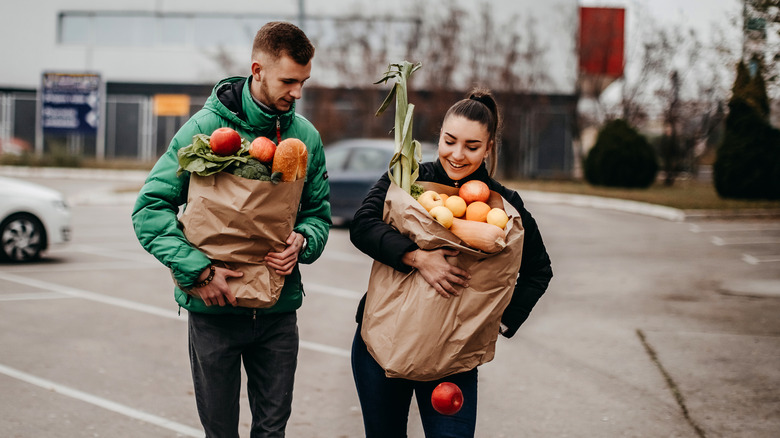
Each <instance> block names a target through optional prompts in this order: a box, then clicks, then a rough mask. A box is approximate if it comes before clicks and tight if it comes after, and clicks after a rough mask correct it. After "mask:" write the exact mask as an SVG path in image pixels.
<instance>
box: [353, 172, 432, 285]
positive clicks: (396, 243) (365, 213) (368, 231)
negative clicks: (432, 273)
mask: <svg viewBox="0 0 780 438" xmlns="http://www.w3.org/2000/svg"><path fill="white" fill-rule="evenodd" d="M389 187H390V178H389V177H388V175H387V173H385V174H384V175H382V177H381V178H379V180H378V181H377V182H376V184H374V187H372V188H371V190H370V191H369V192H368V195H366V198H365V199H364V200H363V204H362V205H361V206H360V208H359V209H358V211H357V212H356V213H355V217H354V218H353V220H352V222H351V224H350V229H349V238H350V240H351V241H352V244H353V245H355V247H356V248H357V249H359V250H360V251H362V252H364V253H365V254H367V255H368V256H369V257H371V258H372V259H374V260H377V261H379V262H381V263H384V264H386V265H388V266H391V267H393V268H395V269H397V270H398V271H401V272H410V271H411V270H412V267H411V266H409V265H407V264H406V263H404V262H403V260H402V258H403V256H404V254H406V253H408V252H411V251H414V250H416V249H418V246H417V244H415V243H414V241H412V240H411V239H410V238H408V237H406V236H404V235H402V234H401V233H399V232H398V230H396V229H395V228H393V227H392V226H390V225H388V224H387V223H385V222H384V221H383V220H382V211H383V209H384V206H385V196H386V195H387V189H388V188H389Z"/></svg>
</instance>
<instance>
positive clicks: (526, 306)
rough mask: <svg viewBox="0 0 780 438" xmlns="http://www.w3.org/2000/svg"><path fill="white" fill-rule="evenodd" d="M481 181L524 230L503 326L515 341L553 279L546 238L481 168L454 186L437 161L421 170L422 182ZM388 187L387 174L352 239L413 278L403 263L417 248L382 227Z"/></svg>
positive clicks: (357, 219) (513, 195)
mask: <svg viewBox="0 0 780 438" xmlns="http://www.w3.org/2000/svg"><path fill="white" fill-rule="evenodd" d="M473 179H478V180H481V181H484V182H485V183H486V184H487V185H488V187H489V188H490V190H493V191H495V192H497V193H498V194H500V195H501V196H502V197H503V198H504V199H506V200H507V201H508V202H509V203H510V204H512V206H513V207H515V208H516V209H517V211H518V212H520V217H521V218H522V221H523V228H525V237H524V241H523V260H522V263H521V266H520V271H519V273H518V277H517V283H516V285H515V290H514V292H513V295H512V300H511V302H510V303H509V306H508V307H507V309H506V310H505V311H504V314H503V316H502V318H501V322H502V323H503V324H504V325H506V326H507V328H508V329H507V330H506V331H505V332H503V335H504V336H506V337H507V338H509V337H512V336H513V335H514V334H515V332H517V329H518V328H520V326H521V325H522V324H523V322H525V320H526V319H527V318H528V315H529V314H530V313H531V309H533V307H534V305H536V302H537V301H538V300H539V298H540V297H541V296H542V295H543V294H544V292H545V291H546V290H547V286H548V284H549V283H550V279H551V278H552V275H553V274H552V267H551V264H550V257H549V256H548V254H547V249H546V248H545V247H544V242H543V241H542V235H541V234H540V233H539V228H538V226H537V225H536V221H535V220H534V218H533V217H532V216H531V213H529V212H528V210H526V209H525V206H524V205H523V200H522V199H521V198H520V195H518V194H517V192H515V191H514V190H510V189H508V188H506V187H504V186H502V185H501V184H500V183H498V181H496V180H494V179H492V178H490V176H489V175H488V172H487V169H486V168H485V166H484V165H482V166H481V167H480V168H479V169H477V171H475V172H474V173H472V174H471V175H469V176H468V177H466V178H464V179H462V180H460V181H453V180H451V179H450V178H449V177H448V176H447V173H446V172H445V171H444V168H443V167H442V166H441V163H439V161H438V160H437V161H435V162H432V163H423V164H422V165H420V175H419V177H418V180H419V181H428V182H435V183H439V184H444V185H448V186H453V187H458V186H459V185H462V184H463V183H465V182H467V181H469V180H473ZM389 187H390V178H389V176H388V175H387V173H385V174H384V175H383V176H382V177H381V178H380V179H379V181H377V183H376V184H375V185H374V187H373V188H372V189H371V191H369V193H368V195H367V196H366V199H365V200H364V201H363V205H362V206H361V207H360V209H359V210H358V211H357V212H356V213H355V217H354V219H353V221H352V224H351V226H350V239H351V240H352V244H354V245H355V247H356V248H358V249H359V250H361V251H363V252H364V253H366V254H367V255H369V256H370V257H371V258H373V259H374V260H377V261H379V262H381V263H384V264H386V265H388V266H391V267H393V268H395V269H397V270H399V271H401V272H410V271H411V270H412V268H411V267H410V266H408V265H406V264H404V263H402V262H401V258H402V257H403V255H404V254H405V253H407V252H409V251H414V250H416V249H418V247H417V244H415V243H414V241H412V240H411V239H409V238H408V237H406V236H404V235H402V234H401V233H399V232H398V231H397V230H396V229H395V228H393V227H392V226H390V225H388V224H386V223H385V222H383V221H382V210H383V208H384V202H385V195H386V194H387V189H388V188H389ZM365 300H366V297H365V295H364V296H363V299H362V300H361V301H360V305H359V306H358V312H357V322H358V323H360V322H361V321H362V320H363V308H364V305H365Z"/></svg>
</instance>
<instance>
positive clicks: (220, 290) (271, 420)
mask: <svg viewBox="0 0 780 438" xmlns="http://www.w3.org/2000/svg"><path fill="white" fill-rule="evenodd" d="M313 56H314V47H313V46H312V44H311V43H310V42H309V40H308V38H307V37H306V35H305V34H304V33H303V32H302V31H301V30H300V29H299V28H297V27H296V26H294V25H292V24H290V23H284V22H272V23H268V24H266V25H265V26H263V27H262V28H261V29H260V30H259V31H258V32H257V35H256V36H255V41H254V46H253V48H252V63H251V75H250V76H249V77H232V78H227V79H224V80H222V81H221V82H219V83H218V84H217V85H216V86H215V87H214V91H213V92H212V95H211V96H210V97H209V99H208V100H207V101H206V104H205V105H204V107H203V109H201V110H200V111H199V112H198V113H196V114H195V115H193V116H192V118H190V120H189V121H188V122H187V123H185V125H184V126H183V127H182V128H181V129H180V130H179V131H178V132H177V133H176V135H175V136H174V138H173V140H172V141H171V144H170V146H169V148H168V150H167V151H166V152H165V154H164V155H163V156H162V157H161V158H160V159H159V161H158V162H157V163H156V164H155V166H154V168H153V169H152V171H151V173H150V174H149V177H148V178H147V180H146V183H145V184H144V186H143V188H142V189H141V192H140V193H139V196H138V200H137V201H136V204H135V207H134V209H133V215H132V219H133V226H134V228H135V231H136V235H137V236H138V239H139V241H140V242H141V245H142V246H143V247H144V248H145V249H146V250H147V251H149V252H150V253H151V254H153V255H154V256H155V257H157V259H158V260H160V261H161V262H162V263H163V264H165V266H167V267H168V268H169V269H170V270H171V274H172V276H173V278H174V280H175V282H176V287H175V297H176V301H177V302H178V304H179V306H180V307H184V308H185V309H187V310H188V312H189V347H190V363H191V366H192V378H193V383H194V387H195V398H196V402H197V406H198V413H199V415H200V419H201V423H202V424H203V427H204V429H205V431H206V436H207V437H238V418H239V412H238V411H239V393H240V386H241V363H242V362H243V364H244V368H245V370H246V374H247V392H248V395H249V403H250V407H251V410H252V433H251V436H252V437H281V436H284V430H285V427H286V424H287V420H288V418H289V417H290V413H291V409H292V390H293V378H294V374H295V368H296V365H297V354H298V327H297V315H296V310H297V309H298V307H300V305H301V303H302V300H303V288H302V285H301V276H300V271H299V269H298V263H299V262H301V263H312V262H313V261H314V260H316V259H317V258H318V257H319V256H320V254H321V253H322V251H323V249H324V247H325V243H326V241H327V237H328V230H329V227H330V204H329V202H328V198H329V188H328V183H327V172H326V170H325V158H324V154H323V148H322V140H321V139H320V135H319V133H318V132H317V130H316V129H315V128H314V127H313V126H312V125H311V123H310V122H309V121H307V120H306V119H304V118H303V117H302V116H300V115H298V114H296V113H295V101H296V100H297V99H300V98H301V90H302V88H303V85H304V83H305V82H306V80H307V79H309V76H310V74H311V59H312V57H313ZM223 126H227V127H231V128H233V129H235V130H236V131H238V132H239V134H241V136H242V137H244V138H246V139H248V140H249V141H251V140H252V139H254V138H256V137H259V136H265V137H268V138H272V139H274V140H275V141H277V142H278V141H280V140H281V139H283V138H288V137H294V138H298V139H300V140H302V141H303V143H304V144H305V145H306V146H307V149H308V153H309V163H308V171H307V176H306V182H305V183H304V186H303V193H302V196H301V201H300V206H299V211H298V216H297V220H296V223H295V225H294V227H293V232H292V233H291V234H290V236H289V238H288V239H287V241H286V244H287V247H286V249H284V250H283V251H282V252H278V253H269V254H268V255H267V256H266V257H265V262H266V265H267V266H269V267H270V268H272V269H275V270H276V272H278V273H279V274H280V275H284V276H286V277H285V283H284V287H283V289H282V292H281V296H280V297H279V300H278V301H277V303H276V304H275V305H274V306H272V307H270V308H266V309H249V308H243V307H239V306H236V298H235V296H234V295H233V293H231V291H230V289H229V287H228V286H227V282H226V279H227V278H228V277H236V276H241V275H242V273H241V272H236V271H232V270H229V269H225V268H222V267H218V266H214V265H212V263H211V261H210V260H209V259H208V257H206V255H204V254H203V253H202V252H200V251H198V250H197V249H196V248H195V247H194V246H192V245H191V244H190V243H189V242H188V241H187V239H186V237H185V235H184V234H183V232H182V229H181V227H180V224H179V222H178V220H177V213H178V211H179V207H180V206H181V205H182V204H184V203H186V201H187V190H188V186H189V178H190V175H189V174H188V173H187V172H184V173H183V174H181V175H179V176H177V170H178V167H179V165H178V159H177V151H178V150H179V149H180V148H181V147H183V146H186V145H188V144H190V143H191V142H192V137H193V135H195V134H198V133H204V134H211V133H212V132H213V131H214V130H215V129H217V128H219V127H223ZM185 291H188V292H189V293H187V292H185Z"/></svg>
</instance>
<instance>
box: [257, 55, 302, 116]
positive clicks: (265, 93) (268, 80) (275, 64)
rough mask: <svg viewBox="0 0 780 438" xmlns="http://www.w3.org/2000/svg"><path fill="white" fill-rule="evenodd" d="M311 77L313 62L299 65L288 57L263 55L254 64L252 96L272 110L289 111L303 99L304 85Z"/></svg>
mask: <svg viewBox="0 0 780 438" xmlns="http://www.w3.org/2000/svg"><path fill="white" fill-rule="evenodd" d="M310 76H311V61H309V62H308V63H307V64H306V65H301V64H298V63H297V62H295V61H293V59H292V58H290V57H289V56H287V55H282V57H280V58H279V59H272V58H271V57H270V56H267V55H264V54H261V55H260V59H259V60H257V59H256V60H254V61H253V62H252V79H253V80H254V82H255V84H254V85H255V86H254V87H252V94H253V95H254V96H255V98H256V99H257V100H259V101H260V102H262V103H263V104H265V105H268V106H269V107H270V108H271V109H274V110H277V111H280V112H285V111H289V110H290V108H291V107H292V104H293V103H294V102H295V100H296V99H300V98H301V92H302V90H303V84H304V83H305V82H306V80H308V79H309V77H310Z"/></svg>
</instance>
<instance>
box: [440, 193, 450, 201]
mask: <svg viewBox="0 0 780 438" xmlns="http://www.w3.org/2000/svg"><path fill="white" fill-rule="evenodd" d="M439 196H441V201H442V202H447V198H449V195H447V194H446V193H439Z"/></svg>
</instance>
